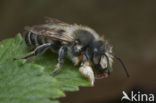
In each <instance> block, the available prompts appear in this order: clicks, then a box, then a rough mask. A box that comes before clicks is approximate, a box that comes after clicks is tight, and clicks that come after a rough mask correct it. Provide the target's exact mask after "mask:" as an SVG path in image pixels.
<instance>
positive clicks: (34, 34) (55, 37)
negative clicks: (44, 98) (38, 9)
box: [15, 18, 129, 86]
mask: <svg viewBox="0 0 156 103" xmlns="http://www.w3.org/2000/svg"><path fill="white" fill-rule="evenodd" d="M25 31H26V33H25V36H24V40H25V42H26V44H27V45H28V46H29V47H30V48H33V49H34V50H33V51H32V52H31V53H29V54H28V55H26V56H24V57H22V58H15V60H18V59H27V58H30V57H32V56H37V55H40V54H42V53H44V52H45V51H46V50H48V49H50V50H51V51H52V52H54V53H58V63H57V65H56V68H55V69H54V71H53V72H52V73H51V75H52V76H54V75H55V74H57V73H58V72H59V71H60V69H61V66H62V64H63V62H64V59H65V58H66V57H67V58H69V59H70V60H71V61H72V62H73V63H74V64H75V65H78V64H80V68H79V72H80V73H81V74H82V75H83V76H84V77H86V78H88V79H89V81H90V83H91V85H92V86H93V85H94V81H95V79H96V78H97V79H99V78H104V77H107V76H108V75H110V68H111V67H112V64H113V59H114V58H116V59H117V60H119V61H120V63H121V64H122V66H123V68H124V70H125V72H126V74H127V76H128V77H129V74H128V71H127V69H126V67H125V65H124V64H123V62H122V60H121V59H120V58H119V57H117V56H115V55H114V54H113V53H112V46H111V45H109V43H108V42H107V41H106V40H105V39H104V38H102V37H100V36H99V35H98V33H96V32H95V31H94V30H93V29H91V28H89V27H87V26H82V25H77V24H68V23H65V22H62V21H60V20H58V19H54V18H47V19H46V23H45V24H42V25H35V26H32V27H25ZM93 69H94V70H96V71H97V73H95V72H94V70H93Z"/></svg>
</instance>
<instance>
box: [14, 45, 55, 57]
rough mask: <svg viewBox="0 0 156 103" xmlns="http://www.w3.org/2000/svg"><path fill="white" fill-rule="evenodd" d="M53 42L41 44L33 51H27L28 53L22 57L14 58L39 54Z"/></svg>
mask: <svg viewBox="0 0 156 103" xmlns="http://www.w3.org/2000/svg"><path fill="white" fill-rule="evenodd" d="M52 45H53V44H51V43H47V44H43V45H41V46H38V47H37V48H36V49H35V50H34V51H32V52H31V53H29V54H28V55H26V56H24V57H22V58H14V60H19V59H27V58H30V57H32V56H36V55H39V54H42V53H44V52H45V51H46V50H47V49H48V48H49V47H51V46H52Z"/></svg>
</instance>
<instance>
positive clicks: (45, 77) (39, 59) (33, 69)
mask: <svg viewBox="0 0 156 103" xmlns="http://www.w3.org/2000/svg"><path fill="white" fill-rule="evenodd" d="M28 52H30V51H29V49H28V48H27V46H26V45H25V43H24V40H23V39H22V37H21V35H20V34H18V35H17V36H16V38H15V39H13V38H12V39H7V40H3V41H2V42H1V43H0V103H58V102H59V101H58V100H56V99H58V98H59V97H64V96H65V93H64V92H65V91H78V90H79V86H90V83H89V81H88V80H86V79H85V78H84V77H82V76H81V74H80V73H79V72H78V67H75V66H74V65H73V64H72V63H71V62H70V61H68V60H66V62H65V63H64V65H63V67H62V69H61V71H60V72H59V73H58V74H57V75H56V76H55V77H52V76H50V73H51V72H52V71H53V70H54V68H55V65H56V63H57V55H56V54H54V53H52V52H50V51H48V52H46V53H44V54H43V55H41V56H36V57H32V58H30V59H28V60H17V61H13V58H15V57H22V56H24V55H26V54H27V53H28Z"/></svg>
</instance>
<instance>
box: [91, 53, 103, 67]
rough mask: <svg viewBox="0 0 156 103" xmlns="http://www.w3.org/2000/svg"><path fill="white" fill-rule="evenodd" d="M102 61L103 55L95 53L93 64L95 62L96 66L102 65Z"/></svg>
mask: <svg viewBox="0 0 156 103" xmlns="http://www.w3.org/2000/svg"><path fill="white" fill-rule="evenodd" d="M100 59H101V55H100V54H97V53H94V55H93V62H94V64H95V65H97V64H99V63H100Z"/></svg>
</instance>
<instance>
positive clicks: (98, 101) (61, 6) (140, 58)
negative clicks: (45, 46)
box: [0, 0, 156, 103]
mask: <svg viewBox="0 0 156 103" xmlns="http://www.w3.org/2000/svg"><path fill="white" fill-rule="evenodd" d="M46 16H49V17H53V18H57V19H60V20H62V21H65V22H67V23H77V24H83V25H88V26H90V27H92V28H94V29H95V30H96V31H97V32H98V33H99V34H100V35H104V36H105V38H106V39H108V40H109V41H110V43H111V44H112V45H113V46H114V52H115V53H116V54H117V55H119V56H120V57H121V58H122V59H123V60H124V62H125V64H126V65H127V67H128V70H129V73H130V75H131V77H130V78H129V79H128V78H126V75H125V74H124V71H123V70H122V67H121V66H120V64H119V63H117V62H116V61H115V63H114V66H113V68H114V70H113V72H112V73H111V76H110V77H109V78H107V79H102V80H96V83H95V87H93V88H84V87H83V88H82V87H81V88H80V91H78V92H74V93H73V92H71V93H70V92H69V93H67V97H66V98H61V99H60V100H61V101H62V103H104V102H107V103H114V102H117V101H118V102H120V99H121V97H122V91H123V90H124V91H126V92H127V93H130V91H132V90H136V91H142V92H145V93H146V92H147V93H155V92H156V76H155V75H156V1H154V0H153V1H152V0H1V1H0V40H3V39H6V38H10V37H14V36H15V35H16V34H17V33H19V32H23V28H24V26H26V25H36V24H41V23H44V17H46Z"/></svg>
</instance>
